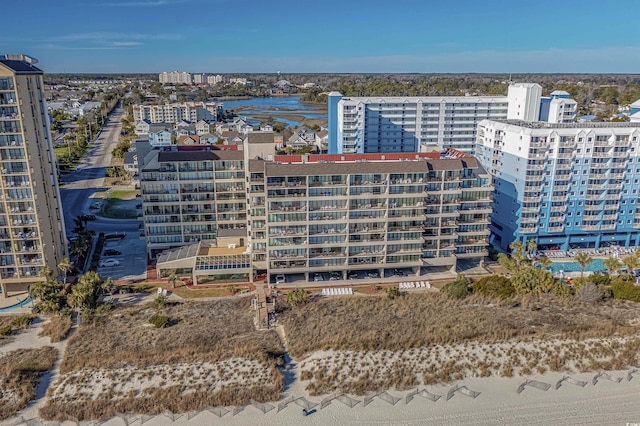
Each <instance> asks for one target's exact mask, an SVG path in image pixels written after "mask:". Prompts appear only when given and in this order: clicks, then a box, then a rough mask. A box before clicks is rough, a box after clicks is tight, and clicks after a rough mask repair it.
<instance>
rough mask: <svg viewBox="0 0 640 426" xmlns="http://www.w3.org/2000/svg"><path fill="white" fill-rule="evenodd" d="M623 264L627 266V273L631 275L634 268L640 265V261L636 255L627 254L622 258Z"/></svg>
mask: <svg viewBox="0 0 640 426" xmlns="http://www.w3.org/2000/svg"><path fill="white" fill-rule="evenodd" d="M622 264H623V265H624V266H625V267H626V268H627V274H629V275H631V273H632V272H633V270H634V269H637V268H639V267H640V261H639V260H638V258H637V257H635V256H633V255H632V256H626V257H623V258H622Z"/></svg>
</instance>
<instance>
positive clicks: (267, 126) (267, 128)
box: [260, 123, 273, 132]
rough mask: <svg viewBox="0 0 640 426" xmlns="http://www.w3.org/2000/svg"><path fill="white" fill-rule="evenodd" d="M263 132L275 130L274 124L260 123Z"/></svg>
mask: <svg viewBox="0 0 640 426" xmlns="http://www.w3.org/2000/svg"><path fill="white" fill-rule="evenodd" d="M260 131H261V132H273V126H272V125H271V124H268V123H264V124H261V125H260Z"/></svg>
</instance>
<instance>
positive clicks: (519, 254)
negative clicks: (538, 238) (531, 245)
mask: <svg viewBox="0 0 640 426" xmlns="http://www.w3.org/2000/svg"><path fill="white" fill-rule="evenodd" d="M509 248H510V249H511V250H512V252H511V258H512V259H513V260H514V262H515V263H516V270H517V271H519V270H520V265H521V264H522V262H523V261H524V259H525V254H524V248H525V247H524V244H522V241H520V240H518V241H514V242H512V243H511V244H509Z"/></svg>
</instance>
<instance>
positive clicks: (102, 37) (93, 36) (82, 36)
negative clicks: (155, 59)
mask: <svg viewBox="0 0 640 426" xmlns="http://www.w3.org/2000/svg"><path fill="white" fill-rule="evenodd" d="M182 37H183V36H182V35H181V34H166V33H163V34H143V33H109V32H91V33H78V34H66V35H61V36H55V37H50V38H49V40H54V41H80V40H94V41H95V40H97V41H109V40H180V39H182Z"/></svg>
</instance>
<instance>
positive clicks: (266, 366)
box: [40, 297, 284, 420]
mask: <svg viewBox="0 0 640 426" xmlns="http://www.w3.org/2000/svg"><path fill="white" fill-rule="evenodd" d="M249 307H250V299H249V298H247V297H238V298H234V299H230V300H220V301H215V302H197V301H185V302H184V303H175V304H168V305H167V306H165V307H164V308H162V310H161V314H162V315H166V316H168V317H169V318H170V319H171V324H170V325H169V326H168V327H166V328H155V327H153V326H152V325H150V324H149V318H150V317H151V316H152V315H154V314H156V312H157V311H156V309H155V308H154V307H152V306H151V305H146V306H136V307H129V308H118V309H115V310H113V311H111V312H109V313H107V314H104V315H97V316H96V317H95V320H94V321H93V322H92V324H91V325H85V326H83V327H82V328H80V329H79V330H78V331H77V332H76V333H74V335H73V337H72V338H71V339H70V340H69V343H68V347H67V349H66V351H65V356H64V359H63V361H62V363H61V365H60V375H61V377H60V380H65V379H68V378H69V377H70V376H72V375H74V373H80V374H79V375H80V378H77V379H74V380H76V381H80V382H82V383H80V384H84V385H86V381H87V380H92V377H93V376H94V374H93V373H92V371H93V372H96V371H98V370H100V371H107V374H108V375H109V376H112V377H120V379H121V380H123V381H124V382H126V381H127V376H126V375H125V374H123V371H124V372H126V371H130V369H136V370H140V369H147V370H149V369H150V368H153V367H158V368H159V369H158V371H160V373H158V374H160V376H159V377H158V380H159V383H163V382H164V384H163V385H162V386H158V389H157V390H156V391H154V390H152V389H147V390H145V392H135V391H131V392H128V393H125V394H123V395H115V396H114V393H113V389H105V391H104V392H103V393H102V394H98V395H92V396H89V397H87V396H83V397H78V398H75V399H73V400H61V399H62V398H56V399H55V401H54V400H52V399H51V398H50V397H51V396H52V392H53V390H52V388H53V389H55V388H56V387H57V386H58V384H59V383H60V382H58V383H56V384H54V385H53V386H52V387H51V388H50V389H49V399H48V400H47V404H46V406H45V407H43V408H42V409H41V410H40V415H41V416H42V417H43V418H45V419H49V420H63V419H68V418H77V419H80V420H83V419H84V420H87V419H96V418H104V417H108V416H110V415H113V414H114V413H116V412H123V413H145V414H157V413H162V412H163V411H165V410H169V411H171V412H185V411H190V410H198V409H202V408H205V407H208V406H212V405H242V404H248V403H249V402H250V401H251V400H254V401H259V402H267V401H275V400H278V399H279V398H280V395H281V392H282V390H283V388H284V384H283V383H284V382H283V377H282V374H281V373H280V371H279V370H278V369H277V368H276V366H277V363H278V360H279V358H280V357H281V356H282V354H283V349H282V346H281V342H280V340H279V337H278V335H277V333H276V332H275V331H267V332H261V331H257V330H256V329H255V327H254V325H253V316H252V311H251V310H250V309H249ZM231 358H234V359H246V360H251V361H256V362H258V363H259V365H261V370H260V371H261V374H262V376H264V377H266V378H267V379H268V380H263V381H257V382H256V384H255V385H252V386H248V387H238V386H227V387H224V386H223V387H222V388H220V387H218V388H216V390H215V391H211V389H212V387H211V386H212V385H215V383H207V382H206V381H200V382H197V381H192V380H191V378H192V377H191V375H190V374H187V373H185V374H184V377H180V378H179V380H173V381H172V379H171V377H172V375H171V374H170V372H171V371H173V368H172V366H173V365H176V364H184V363H193V368H196V367H197V365H198V364H199V363H212V364H216V363H219V362H220V361H222V360H227V359H231ZM230 368H231V373H230V374H233V375H236V377H237V375H238V374H239V373H240V367H238V370H237V371H236V372H233V367H230ZM165 370H166V373H165V372H163V371H165ZM85 371H86V372H87V373H86V379H85V378H83V372H85ZM109 372H111V373H109ZM127 374H128V373H127ZM132 374H133V373H132ZM149 374H152V373H149ZM154 374H155V373H154ZM262 376H261V377H262ZM98 385H100V386H101V384H100V383H97V384H96V386H98Z"/></svg>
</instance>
